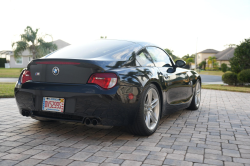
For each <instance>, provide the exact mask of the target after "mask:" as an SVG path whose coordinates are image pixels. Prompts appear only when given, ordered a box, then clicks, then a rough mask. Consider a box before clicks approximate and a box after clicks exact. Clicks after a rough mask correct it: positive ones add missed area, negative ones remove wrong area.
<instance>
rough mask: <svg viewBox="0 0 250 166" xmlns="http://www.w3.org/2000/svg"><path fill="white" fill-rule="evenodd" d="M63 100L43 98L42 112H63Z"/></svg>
mask: <svg viewBox="0 0 250 166" xmlns="http://www.w3.org/2000/svg"><path fill="white" fill-rule="evenodd" d="M64 101H65V100H64V98H54V97H44V98H43V106H42V110H43V111H52V112H63V110H64Z"/></svg>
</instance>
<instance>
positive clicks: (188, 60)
mask: <svg viewBox="0 0 250 166" xmlns="http://www.w3.org/2000/svg"><path fill="white" fill-rule="evenodd" d="M191 63H194V58H188V59H186V64H187V65H189V66H190V65H191Z"/></svg>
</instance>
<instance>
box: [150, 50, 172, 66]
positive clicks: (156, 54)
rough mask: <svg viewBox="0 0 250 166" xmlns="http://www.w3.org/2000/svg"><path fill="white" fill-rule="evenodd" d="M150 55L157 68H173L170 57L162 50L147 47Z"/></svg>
mask: <svg viewBox="0 0 250 166" xmlns="http://www.w3.org/2000/svg"><path fill="white" fill-rule="evenodd" d="M147 51H148V53H149V54H150V55H151V57H152V59H153V60H154V63H155V66H156V67H171V66H172V63H171V61H170V59H169V56H168V55H167V54H166V53H165V52H164V51H163V50H161V49H159V48H157V47H147Z"/></svg>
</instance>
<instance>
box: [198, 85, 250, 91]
mask: <svg viewBox="0 0 250 166" xmlns="http://www.w3.org/2000/svg"><path fill="white" fill-rule="evenodd" d="M202 88H203V89H214V90H225V91H233V92H247V93H250V86H244V87H240V86H229V85H218V84H217V85H212V84H211V85H202Z"/></svg>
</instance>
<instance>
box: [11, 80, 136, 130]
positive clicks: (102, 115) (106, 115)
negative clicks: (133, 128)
mask: <svg viewBox="0 0 250 166" xmlns="http://www.w3.org/2000/svg"><path fill="white" fill-rule="evenodd" d="M129 93H133V94H134V99H132V100H130V99H129V98H128V94H129ZM43 97H56V98H64V99H65V107H64V112H63V113H57V112H49V111H43V110H42V100H43ZM139 97H140V88H138V87H129V86H116V87H114V88H112V89H111V90H103V89H101V88H100V87H99V86H97V85H80V84H77V85H72V84H44V83H34V82H33V83H32V82H30V83H25V84H23V85H20V84H18V83H17V85H16V87H15V98H16V102H17V105H18V108H19V112H20V113H21V114H22V112H23V111H29V112H30V116H34V117H44V118H50V119H57V120H70V121H79V122H81V121H83V120H84V119H85V118H97V119H100V123H101V124H102V125H114V126H120V125H130V124H132V123H133V120H134V118H135V116H136V114H137V111H138V110H139V102H138V101H139Z"/></svg>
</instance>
